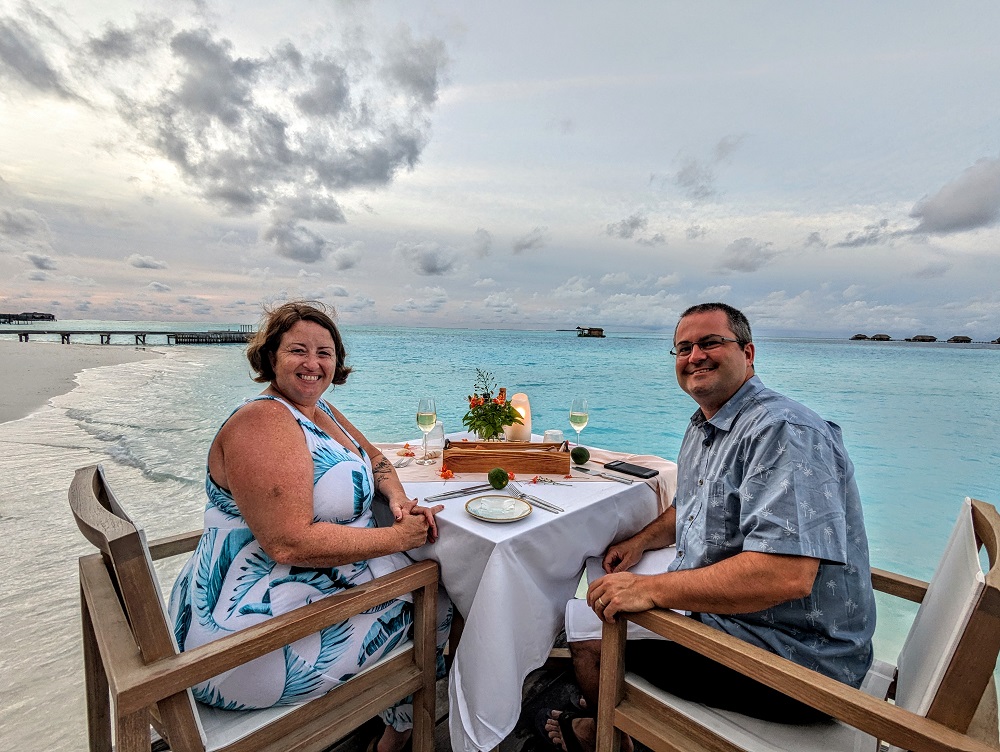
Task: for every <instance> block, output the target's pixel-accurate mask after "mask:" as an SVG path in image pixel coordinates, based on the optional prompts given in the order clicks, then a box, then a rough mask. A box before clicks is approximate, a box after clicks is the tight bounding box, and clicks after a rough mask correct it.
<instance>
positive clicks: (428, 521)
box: [389, 497, 444, 551]
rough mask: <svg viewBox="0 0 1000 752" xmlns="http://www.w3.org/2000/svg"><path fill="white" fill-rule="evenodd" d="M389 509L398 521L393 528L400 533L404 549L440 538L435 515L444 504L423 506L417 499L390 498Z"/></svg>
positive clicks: (416, 546)
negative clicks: (399, 499)
mask: <svg viewBox="0 0 1000 752" xmlns="http://www.w3.org/2000/svg"><path fill="white" fill-rule="evenodd" d="M389 509H391V510H392V516H393V517H394V518H395V520H396V522H395V523H394V524H393V526H392V529H393V530H396V531H398V532H399V534H400V541H401V543H400V545H401V548H402V550H403V551H406V550H409V549H411V548H418V547H420V546H422V545H424V544H425V543H433V542H434V541H436V540H437V538H438V529H437V520H435V519H434V516H435V515H436V514H437V513H438V512H440V511H441V510H442V509H444V504H437V505H435V506H433V507H422V506H420V504H418V503H417V500H416V499H408V498H405V497H404V498H403V499H402V500H401V501H396V500H395V499H390V500H389Z"/></svg>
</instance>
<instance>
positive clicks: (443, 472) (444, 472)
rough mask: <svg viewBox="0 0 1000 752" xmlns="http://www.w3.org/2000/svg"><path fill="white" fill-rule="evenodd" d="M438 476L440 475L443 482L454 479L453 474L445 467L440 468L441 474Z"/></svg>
mask: <svg viewBox="0 0 1000 752" xmlns="http://www.w3.org/2000/svg"><path fill="white" fill-rule="evenodd" d="M438 475H440V476H441V477H442V478H443V479H444V480H448V479H449V478H454V477H455V473H453V472H452V471H451V470H449V469H447V468H445V467H442V468H441V472H440V473H438Z"/></svg>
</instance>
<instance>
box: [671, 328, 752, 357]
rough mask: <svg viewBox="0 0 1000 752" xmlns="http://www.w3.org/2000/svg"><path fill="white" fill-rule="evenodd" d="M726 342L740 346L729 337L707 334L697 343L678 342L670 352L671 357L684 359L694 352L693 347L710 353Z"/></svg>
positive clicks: (736, 340) (737, 341)
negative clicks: (696, 346)
mask: <svg viewBox="0 0 1000 752" xmlns="http://www.w3.org/2000/svg"><path fill="white" fill-rule="evenodd" d="M726 342H735V343H736V344H740V341H739V340H738V339H731V338H729V337H723V336H722V335H721V334H709V335H708V336H707V337H702V338H701V339H700V340H698V341H697V342H678V343H677V344H676V345H674V349H673V350H671V351H670V354H671V355H674V356H676V357H678V358H686V357H687V356H688V355H690V354H691V351H692V350H694V346H695V345H698V347H699V348H700V349H701V351H702V352H711V351H712V350H714V349H716V348H717V347H722V346H723V345H724V344H725V343H726Z"/></svg>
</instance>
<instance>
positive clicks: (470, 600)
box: [406, 481, 657, 752]
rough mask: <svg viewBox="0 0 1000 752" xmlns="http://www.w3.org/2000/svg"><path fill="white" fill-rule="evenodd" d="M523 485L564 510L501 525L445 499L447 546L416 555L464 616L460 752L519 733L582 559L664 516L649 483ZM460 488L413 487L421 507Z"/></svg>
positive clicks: (456, 706) (454, 677)
mask: <svg viewBox="0 0 1000 752" xmlns="http://www.w3.org/2000/svg"><path fill="white" fill-rule="evenodd" d="M520 486H521V488H522V489H523V490H524V491H525V492H527V493H532V494H535V495H537V496H539V497H541V498H543V499H545V500H546V501H551V502H553V503H555V504H557V505H558V506H560V507H563V508H564V509H565V510H566V511H565V512H563V513H562V514H552V513H550V512H547V511H545V510H543V509H539V508H535V509H533V510H532V512H531V514H529V515H528V516H527V517H526V518H524V519H522V520H518V521H517V522H511V523H502V524H498V523H489V522H483V521H480V520H478V519H475V518H473V517H472V516H471V515H469V514H468V513H467V512H466V511H465V502H466V501H468V497H462V498H458V499H450V500H446V501H444V502H441V503H443V504H444V506H445V509H444V511H442V512H441V513H440V514H439V515H438V517H437V519H438V531H439V533H440V538H439V540H438V541H437V542H436V543H434V544H432V545H427V546H423V547H421V548H419V549H415V550H414V551H411V552H410V554H411V555H412V556H413V557H414V558H417V559H434V560H435V561H437V562H439V563H440V565H441V579H442V581H443V583H444V586H445V588H446V589H447V591H448V594H449V595H450V596H451V599H452V601H453V602H454V604H455V606H456V608H457V609H458V610H459V612H460V613H461V614H462V616H463V617H464V618H465V631H464V632H463V633H462V640H461V643H460V644H459V647H458V650H457V651H456V653H455V659H454V662H453V664H452V667H451V675H450V677H449V685H448V694H449V706H450V709H449V712H450V719H449V724H450V732H451V745H452V749H453V750H455V751H456V752H474V751H477V750H490V749H493V747H495V746H496V745H498V744H499V743H500V741H501V740H503V739H504V737H506V736H507V735H508V734H509V733H510V732H511V731H512V730H513V729H514V726H515V725H516V723H517V719H518V715H519V714H520V710H521V690H522V686H523V684H524V679H525V677H526V676H527V675H528V674H529V673H530V672H531V671H533V670H534V669H536V668H538V667H539V666H541V665H542V664H543V663H544V662H545V660H546V658H547V657H548V654H549V651H550V650H551V649H552V646H553V644H554V643H555V639H556V637H557V636H558V634H559V631H560V630H561V629H562V627H563V612H564V608H565V605H566V601H568V600H569V599H570V598H572V597H573V595H574V594H575V592H576V588H577V584H578V583H579V581H580V575H581V572H582V570H583V563H584V561H585V560H586V558H587V557H588V556H597V555H600V554H602V553H603V552H604V550H605V549H606V548H607V547H608V545H609V544H610V543H612V542H613V541H616V540H620V539H622V538H625V537H627V536H630V535H632V534H634V533H636V532H637V531H639V530H640V529H641V528H642V527H643V526H645V525H646V524H647V523H648V522H650V521H651V520H652V519H653V518H654V517H655V516H656V514H657V495H656V493H655V492H654V491H653V490H652V489H651V488H650V487H649V486H648V485H647V484H646V483H643V482H642V481H636V482H635V483H633V484H632V485H630V486H626V485H623V484H620V483H614V482H611V481H608V482H606V483H594V482H586V483H574V484H572V485H570V486H551V485H532V484H530V483H522V484H520ZM455 488H456V486H455V484H454V483H448V484H446V483H443V482H440V483H407V484H406V489H407V492H408V493H409V495H410V496H417V497H419V498H420V499H423V497H424V496H426V495H430V494H434V493H438V492H440V491H445V490H454V489H455Z"/></svg>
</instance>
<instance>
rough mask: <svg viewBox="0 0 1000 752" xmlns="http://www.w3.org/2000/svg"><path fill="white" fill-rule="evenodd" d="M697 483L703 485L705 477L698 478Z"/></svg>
mask: <svg viewBox="0 0 1000 752" xmlns="http://www.w3.org/2000/svg"><path fill="white" fill-rule="evenodd" d="M698 485H699V486H704V485H705V479H704V478H698Z"/></svg>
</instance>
